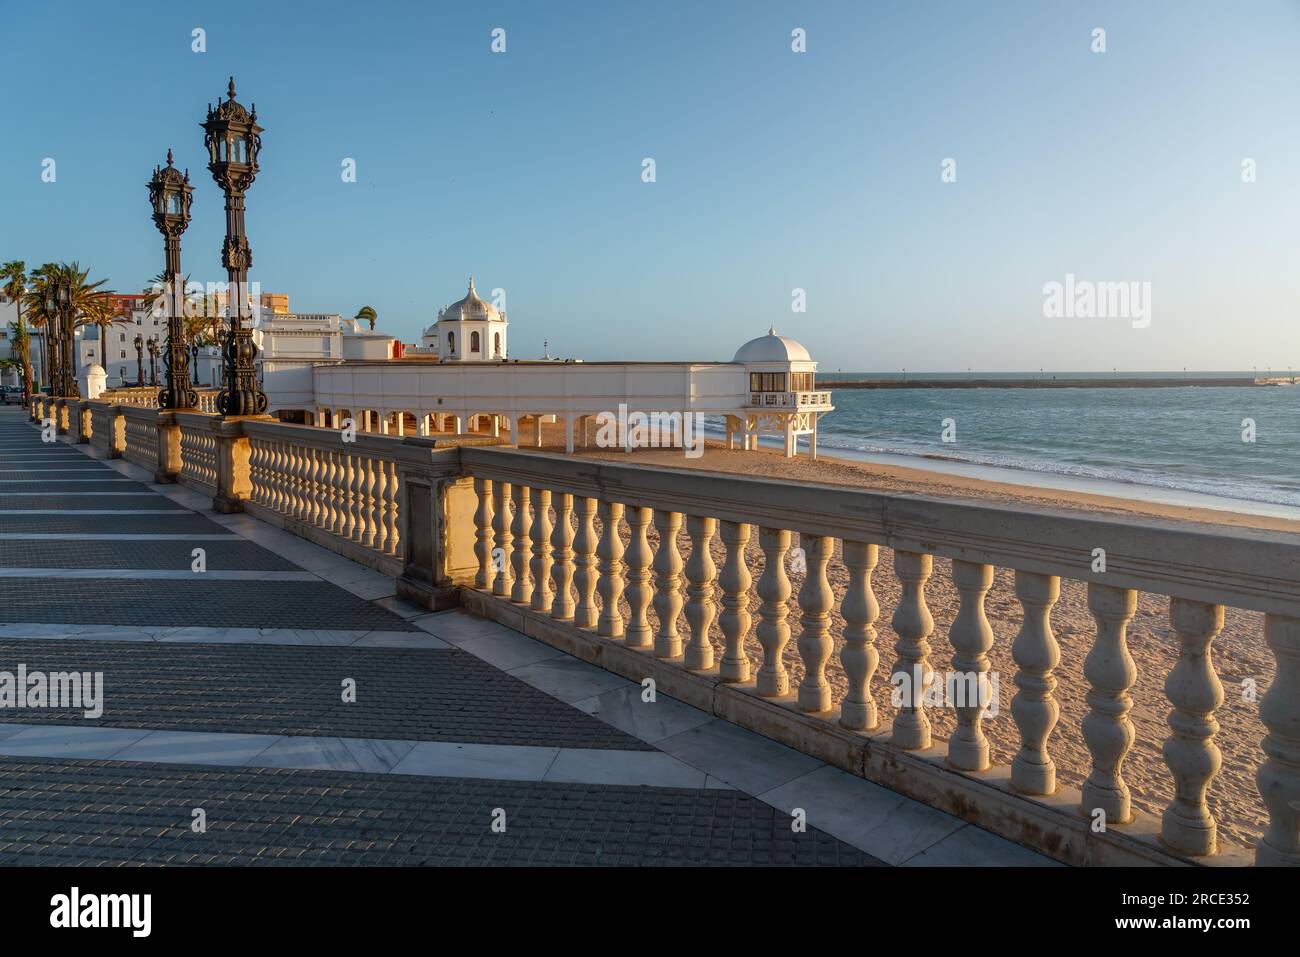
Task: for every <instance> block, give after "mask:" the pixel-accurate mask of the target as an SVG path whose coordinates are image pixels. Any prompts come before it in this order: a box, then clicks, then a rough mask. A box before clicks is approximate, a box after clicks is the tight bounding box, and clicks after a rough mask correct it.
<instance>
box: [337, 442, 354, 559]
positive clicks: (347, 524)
mask: <svg viewBox="0 0 1300 957" xmlns="http://www.w3.org/2000/svg"><path fill="white" fill-rule="evenodd" d="M338 456H339V472H340V474H339V500H340V501H341V502H342V505H343V507H342V508H341V509H340V511H342V513H343V515H342V518H341V519H340V522H339V535H340V536H342V537H343V538H344V539H348V540H350V539H351V538H352V533H353V532H354V531H355V530H356V527H357V513H356V507H357V500H356V495H355V494H354V492H353V489H352V486H353V483H354V482H355V480H356V470H355V468H354V467H353V463H352V453H350V452H347V451H343V452H339V453H338Z"/></svg>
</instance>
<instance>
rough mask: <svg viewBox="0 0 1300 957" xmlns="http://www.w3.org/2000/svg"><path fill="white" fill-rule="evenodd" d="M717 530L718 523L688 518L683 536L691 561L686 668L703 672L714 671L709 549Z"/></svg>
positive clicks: (712, 568)
mask: <svg viewBox="0 0 1300 957" xmlns="http://www.w3.org/2000/svg"><path fill="white" fill-rule="evenodd" d="M717 527H718V522H717V519H713V518H708V517H706V516H703V515H691V516H689V517H688V518H687V519H686V534H687V535H689V536H690V538H691V557H690V558H689V559H688V560H687V562H686V581H687V585H686V622H687V624H689V625H690V627H691V639H690V641H688V642H687V643H686V667H687V668H690V669H692V670H694V671H706V670H708V669H709V668H712V667H713V642H711V641H710V640H709V627H710V626H711V625H712V624H713V618H714V616H715V615H716V614H717V608H716V607H715V606H714V603H713V579H714V578H715V577H716V575H717V573H718V568H717V566H716V565H715V564H714V563H713V555H712V554H711V553H710V551H709V546H710V544H711V543H712V541H713V533H714V531H715V530H716V529H717Z"/></svg>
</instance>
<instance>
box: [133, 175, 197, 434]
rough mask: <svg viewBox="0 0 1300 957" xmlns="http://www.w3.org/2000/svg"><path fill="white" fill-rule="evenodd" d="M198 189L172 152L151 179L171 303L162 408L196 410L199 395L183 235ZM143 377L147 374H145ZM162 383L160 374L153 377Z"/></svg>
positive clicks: (152, 352) (153, 353)
mask: <svg viewBox="0 0 1300 957" xmlns="http://www.w3.org/2000/svg"><path fill="white" fill-rule="evenodd" d="M193 193H194V187H193V186H191V185H190V171H189V170H188V169H187V170H186V171H185V172H184V173H182V172H181V171H180V170H178V169H177V168H176V167H175V166H173V165H172V151H171V150H168V151H167V165H166V166H155V167H154V169H153V178H152V179H151V180H149V202H150V203H151V204H152V206H153V222H154V225H155V226H157V227H158V232H160V233H162V235H163V246H164V256H165V259H166V264H165V268H164V269H163V275H164V276H166V277H167V288H166V290H165V291H164V293H163V301H164V302H165V303H166V304H167V348H166V350H165V351H164V352H163V364H164V369H165V376H166V382H165V384H164V386H163V389H162V391H160V392H159V393H158V408H160V409H194V408H197V407H198V404H199V395H198V393H197V392H195V391H194V387H193V386H192V385H191V384H190V373H189V354H188V351H187V350H186V348H185V325H184V319H183V317H184V314H185V290H184V280H183V279H182V278H181V234H182V233H183V232H185V227H187V226H188V225H189V224H190V204H191V203H192V202H193V199H194V197H193ZM150 342H151V345H150V347H149V356H150V361H151V364H152V360H153V358H154V356H156V355H157V351H158V347H157V346H156V345H153V344H152V340H150ZM142 375H143V372H142ZM153 379H154V383H153V384H154V385H157V384H158V375H157V372H154V375H153Z"/></svg>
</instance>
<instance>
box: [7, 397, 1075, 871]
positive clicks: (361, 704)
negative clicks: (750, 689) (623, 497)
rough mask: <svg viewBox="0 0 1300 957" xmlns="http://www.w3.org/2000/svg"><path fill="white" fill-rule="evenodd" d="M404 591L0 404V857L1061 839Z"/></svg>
mask: <svg viewBox="0 0 1300 957" xmlns="http://www.w3.org/2000/svg"><path fill="white" fill-rule="evenodd" d="M198 549H202V552H197V553H196V550H198ZM200 559H201V565H202V570H196V569H198V568H200ZM393 594H394V584H393V581H392V579H391V578H388V577H386V576H383V575H381V574H379V573H377V572H374V571H372V570H370V569H367V568H364V567H362V566H360V565H357V564H355V563H353V562H350V561H348V560H346V559H344V558H341V557H340V556H338V555H335V554H334V553H332V552H329V551H327V550H325V549H323V548H320V547H318V546H316V545H313V544H310V543H308V542H305V541H303V540H301V539H299V538H296V537H294V536H292V535H290V534H288V533H286V532H284V531H281V530H279V529H274V528H271V527H270V526H268V525H265V524H263V523H261V522H258V521H256V520H255V519H253V518H251V517H249V516H246V515H218V514H215V513H213V512H212V511H211V509H210V503H209V501H208V499H207V498H205V497H204V496H202V495H199V494H197V493H196V492H193V491H191V490H188V489H185V488H181V487H178V486H174V485H158V484H154V483H153V482H152V477H151V476H150V475H148V474H146V473H145V472H144V471H143V470H141V469H139V468H137V467H136V466H133V465H130V464H128V463H126V462H124V461H122V460H112V461H99V460H97V459H96V458H94V457H93V456H92V454H91V452H90V450H89V447H88V446H74V445H69V444H67V443H66V442H58V443H45V442H42V441H41V433H40V431H39V430H38V429H36V428H34V427H32V425H31V424H29V423H28V421H27V414H26V413H25V412H24V411H22V410H20V409H4V410H3V411H0V701H2V702H3V703H4V705H5V706H4V707H0V864H5V865H9V864H101V863H102V864H117V863H139V864H164V863H167V864H205V863H214V864H373V865H382V864H435V865H445V864H494V865H495V864H516V865H528V864H538V865H554V864H608V865H648V864H658V865H664V864H710V865H879V864H889V865H900V864H911V865H918V864H922V865H923V864H945V865H994V866H1009V865H1034V864H1049V863H1051V862H1050V861H1047V860H1046V859H1045V858H1042V857H1040V856H1039V855H1037V854H1034V853H1032V852H1030V851H1028V850H1025V849H1023V848H1021V847H1019V846H1017V845H1014V844H1011V843H1009V842H1007V841H1005V840H1003V839H1001V838H999V837H996V836H994V835H992V834H989V833H987V832H985V831H982V830H980V829H979V828H976V827H974V826H972V825H969V824H966V823H965V822H963V821H961V820H959V819H957V818H954V817H951V816H949V815H947V814H944V813H941V812H939V811H936V810H934V809H932V808H929V807H927V806H925V805H922V804H919V803H917V802H915V801H911V800H909V799H907V798H904V797H902V796H900V795H898V794H896V793H894V792H892V791H888V790H886V789H884V788H881V787H878V786H876V785H874V784H871V783H869V782H867V781H864V780H861V779H859V778H856V777H853V776H851V775H848V774H845V773H843V772H841V771H839V770H836V769H834V768H831V767H828V766H826V765H824V764H822V763H821V762H819V761H817V760H816V759H814V758H811V757H808V756H806V755H803V754H800V753H798V752H795V751H792V750H789V749H787V748H784V747H782V746H780V745H778V744H776V743H774V742H771V741H768V740H767V739H765V738H762V737H759V736H757V735H753V734H750V733H749V732H746V731H743V730H742V729H740V728H737V727H735V726H733V725H730V724H728V723H726V722H724V721H721V720H720V719H718V718H715V717H712V716H710V715H708V714H706V713H704V712H701V711H697V710H695V709H693V708H690V707H688V706H686V705H684V704H682V703H680V702H676V701H673V700H671V699H669V698H667V697H665V696H663V695H659V696H658V698H657V700H656V701H654V702H652V703H647V702H643V701H642V696H641V688H640V687H639V686H637V685H634V684H632V683H630V682H628V681H626V680H624V679H622V678H620V677H618V676H616V675H613V674H610V673H608V672H605V671H603V670H601V669H598V668H594V667H592V666H590V665H588V664H586V663H584V662H581V661H578V660H576V659H573V658H570V657H568V656H566V655H564V654H563V653H561V652H559V651H556V650H554V649H552V648H550V647H548V646H546V645H544V644H541V643H538V642H535V641H533V640H531V639H528V638H525V637H524V636H522V635H519V634H517V633H516V632H514V631H511V630H509V629H506V628H504V627H502V626H500V625H497V624H495V623H492V622H488V621H486V620H483V619H479V618H475V617H473V616H471V615H469V614H466V613H463V612H460V611H450V612H441V613H435V614H429V613H427V612H425V610H423V609H420V608H417V607H415V606H412V605H409V604H406V603H405V602H402V601H399V600H397V599H396V598H395V597H394V596H393ZM55 672H88V673H92V674H93V673H96V672H100V673H102V676H103V692H102V700H101V701H100V702H99V705H100V706H101V707H102V714H101V715H100V716H98V717H86V716H85V713H84V711H85V709H84V708H83V707H81V706H78V707H73V708H57V707H27V706H21V707H20V706H18V704H19V702H20V701H23V696H22V694H21V693H18V694H15V693H14V691H15V688H17V690H18V691H19V692H21V691H22V690H23V688H22V686H23V685H26V686H27V687H29V688H30V687H32V686H33V685H32V682H33V681H34V680H35V681H39V680H40V676H48V675H51V674H52V673H55ZM33 676H36V677H35V678H34V677H33ZM6 684H7V686H8V688H9V691H8V694H9V695H10V698H8V699H6V698H5V697H4V696H5V694H6V691H5V689H6ZM28 703H30V702H27V701H23V704H28ZM796 809H802V811H803V816H804V817H806V822H807V827H806V829H802V830H801V829H799V828H797V827H795V826H792V825H793V824H794V823H795V822H796V820H797V819H798V818H799V817H800V815H799V814H798V813H797V811H796Z"/></svg>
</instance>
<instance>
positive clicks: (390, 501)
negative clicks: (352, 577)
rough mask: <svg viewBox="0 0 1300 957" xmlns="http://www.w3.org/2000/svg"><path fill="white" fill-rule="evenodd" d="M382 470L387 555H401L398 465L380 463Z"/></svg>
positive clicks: (385, 549)
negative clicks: (398, 517)
mask: <svg viewBox="0 0 1300 957" xmlns="http://www.w3.org/2000/svg"><path fill="white" fill-rule="evenodd" d="M379 466H380V468H382V469H383V470H384V477H385V479H386V481H385V483H384V530H385V531H386V532H387V538H386V539H385V540H384V554H385V555H399V554H401V552H400V551H399V546H400V544H401V541H402V535H401V532H400V531H398V522H397V463H396V462H390V461H387V460H384V461H381V462H380V463H379Z"/></svg>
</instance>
